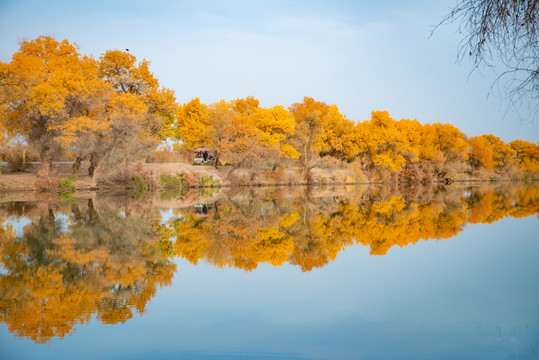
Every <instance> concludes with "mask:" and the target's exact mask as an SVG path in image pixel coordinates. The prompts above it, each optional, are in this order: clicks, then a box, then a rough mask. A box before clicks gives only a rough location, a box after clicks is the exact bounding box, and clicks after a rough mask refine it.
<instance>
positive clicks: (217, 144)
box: [0, 36, 539, 181]
mask: <svg viewBox="0 0 539 360" xmlns="http://www.w3.org/2000/svg"><path fill="white" fill-rule="evenodd" d="M259 105H260V104H259V101H258V100H257V99H255V98H253V97H247V98H244V99H236V100H233V101H224V100H221V101H219V102H216V103H213V104H209V105H208V104H203V103H201V102H200V100H199V99H198V98H195V99H193V100H191V101H189V102H187V103H185V104H183V105H179V104H177V102H176V99H175V97H174V93H173V91H172V90H170V89H167V88H164V87H162V86H160V85H159V82H158V80H157V79H156V78H155V76H154V75H153V74H152V73H151V72H150V71H149V62H148V61H146V60H143V61H139V62H137V60H136V58H135V57H134V56H133V55H131V54H129V53H127V52H122V51H112V50H109V51H107V52H106V53H104V54H103V55H102V56H101V57H100V58H99V59H97V60H96V59H93V58H92V57H90V56H85V55H82V54H80V53H79V51H78V48H77V46H75V45H72V44H70V43H69V42H68V41H67V40H64V41H62V42H58V41H56V40H55V39H54V38H53V37H49V36H41V37H39V38H37V39H34V40H31V41H26V40H25V41H21V43H20V49H19V51H18V52H17V53H15V54H14V55H13V57H12V60H11V62H9V63H1V62H0V106H1V107H0V125H1V126H2V130H3V131H0V133H2V135H3V136H4V140H5V138H6V136H5V135H6V134H7V135H8V136H7V138H9V137H11V138H13V137H18V138H20V139H23V140H24V141H26V142H27V143H29V144H31V145H32V146H33V147H35V148H37V149H38V150H39V153H40V154H41V160H42V162H43V166H42V167H41V170H40V171H41V175H44V176H46V175H48V170H49V167H50V164H51V159H52V156H53V154H55V153H58V152H59V151H61V150H62V149H64V150H66V149H68V150H69V151H70V152H71V153H74V154H76V162H75V166H74V172H77V171H78V168H79V167H80V162H81V161H82V160H83V159H88V160H89V161H90V163H91V165H90V169H89V173H90V175H92V176H93V177H94V179H96V178H97V177H98V175H99V174H100V173H101V171H102V170H103V169H108V168H110V167H114V166H115V165H118V164H122V163H123V164H126V163H128V161H132V160H135V159H140V158H141V157H144V156H145V155H147V154H148V152H149V151H150V150H151V149H154V148H155V146H156V145H157V144H158V143H159V141H162V140H165V139H167V138H172V139H174V140H176V141H177V142H178V146H180V147H182V148H184V149H190V150H192V149H194V148H197V147H208V148H211V149H212V150H213V151H215V154H216V161H215V164H216V165H217V164H218V163H219V159H220V158H222V159H226V160H227V161H229V162H232V163H233V164H234V165H235V166H236V167H245V168H250V169H252V170H253V173H254V172H255V170H256V169H257V167H260V166H268V165H270V166H271V167H272V168H273V169H274V170H275V169H276V168H277V166H278V165H279V164H280V163H281V161H282V160H283V159H286V158H290V159H297V161H298V163H299V165H300V169H301V172H302V174H303V176H304V178H305V179H306V180H307V181H310V179H311V170H312V169H313V168H314V167H315V166H317V165H318V164H319V163H320V161H321V159H322V158H324V157H330V158H334V159H337V160H340V161H343V162H348V163H351V162H357V163H359V164H361V169H362V170H371V171H372V170H380V171H386V172H397V171H405V172H407V173H408V175H409V177H416V178H417V177H418V175H417V173H421V174H420V176H419V177H432V175H435V174H442V173H447V172H450V171H464V170H466V169H468V170H469V169H478V168H484V169H487V170H498V171H507V170H508V169H509V168H510V167H518V169H519V170H520V171H522V172H525V173H536V172H538V171H539V149H538V147H537V144H534V143H530V142H526V141H522V140H516V141H513V142H511V143H509V144H506V143H504V142H503V141H502V140H501V139H499V138H498V137H496V136H494V135H482V136H479V137H472V138H467V137H466V135H464V134H463V133H462V132H461V131H460V130H459V129H457V128H456V127H454V126H452V125H450V124H439V123H436V124H432V125H431V124H425V125H422V124H420V123H419V122H418V121H417V120H407V119H403V120H400V121H396V120H394V119H392V118H391V117H390V115H389V113H388V112H387V111H374V112H373V113H372V117H371V119H370V120H366V121H363V122H358V123H356V122H354V121H352V120H350V119H347V118H346V116H345V115H343V114H341V112H340V111H339V109H338V107H337V106H336V105H328V104H326V103H324V102H321V101H316V100H314V99H312V98H310V97H305V98H304V99H303V101H302V102H300V103H295V104H292V105H291V106H290V107H289V108H288V109H286V108H285V107H283V106H280V105H277V106H274V107H272V108H264V107H260V106H259ZM425 168H428V171H426V170H425Z"/></svg>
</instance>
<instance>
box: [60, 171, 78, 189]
mask: <svg viewBox="0 0 539 360" xmlns="http://www.w3.org/2000/svg"><path fill="white" fill-rule="evenodd" d="M75 181H77V176H76V175H70V176H68V177H66V178H61V179H59V180H58V187H59V188H60V191H61V192H70V191H74V190H75V184H74V182H75Z"/></svg>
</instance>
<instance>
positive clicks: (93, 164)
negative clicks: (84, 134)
mask: <svg viewBox="0 0 539 360" xmlns="http://www.w3.org/2000/svg"><path fill="white" fill-rule="evenodd" d="M96 167H97V155H96V154H95V153H92V154H91V155H90V167H89V168H88V175H90V176H92V177H93V176H94V173H95V168H96Z"/></svg>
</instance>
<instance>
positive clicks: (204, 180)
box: [199, 175, 221, 187]
mask: <svg viewBox="0 0 539 360" xmlns="http://www.w3.org/2000/svg"><path fill="white" fill-rule="evenodd" d="M199 186H201V187H214V186H221V182H220V181H219V180H217V179H214V178H213V176H212V175H203V176H202V177H201V178H200V183H199Z"/></svg>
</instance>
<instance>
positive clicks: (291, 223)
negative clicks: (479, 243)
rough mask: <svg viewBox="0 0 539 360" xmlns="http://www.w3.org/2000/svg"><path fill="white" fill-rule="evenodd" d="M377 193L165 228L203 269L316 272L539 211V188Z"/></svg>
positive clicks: (231, 210) (273, 206)
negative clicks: (357, 256) (362, 254)
mask: <svg viewBox="0 0 539 360" xmlns="http://www.w3.org/2000/svg"><path fill="white" fill-rule="evenodd" d="M384 191H385V189H380V188H378V189H370V190H367V191H365V192H361V191H359V192H356V193H352V194H350V195H349V196H346V197H344V198H342V197H341V198H339V197H337V196H333V197H311V196H300V197H296V198H292V199H290V198H272V199H270V200H267V199H260V198H259V199H253V198H249V199H246V200H239V201H234V200H230V199H229V200H225V201H219V202H216V203H215V204H214V207H213V209H212V210H211V211H210V213H209V214H208V216H205V217H198V216H196V215H195V214H194V213H193V212H192V211H191V210H190V209H185V210H182V211H180V214H179V216H177V217H176V218H173V219H170V220H169V221H168V222H166V223H165V224H163V225H161V226H160V228H159V232H160V233H161V236H162V237H163V239H172V241H173V242H174V245H175V247H174V248H175V253H176V255H177V256H180V257H182V258H185V259H187V260H188V261H189V262H191V263H194V264H196V263H197V261H198V260H201V259H203V260H205V261H206V262H208V263H211V264H214V265H217V266H220V267H222V266H230V267H235V268H240V269H245V270H252V269H255V268H256V267H257V265H258V264H259V263H269V264H272V265H275V266H278V265H281V264H283V263H285V262H289V263H291V264H294V265H298V266H300V267H301V269H302V270H303V271H309V270H311V269H313V268H315V267H322V266H324V265H325V264H327V263H328V262H330V261H332V260H334V259H335V258H336V257H337V254H338V253H339V252H340V251H341V250H343V249H344V248H345V247H347V246H351V245H359V244H361V245H363V246H368V247H370V253H371V255H385V254H387V252H388V250H389V249H390V248H391V247H393V246H395V245H398V246H401V247H402V246H406V245H409V244H415V243H416V242H417V241H419V240H420V239H424V240H429V239H436V240H439V239H448V238H451V237H452V236H454V235H456V234H458V233H459V232H460V231H462V229H463V228H464V226H465V225H466V223H492V222H494V221H497V220H499V219H501V218H503V217H505V216H513V217H523V216H529V215H533V214H536V213H537V211H538V209H539V188H537V187H522V186H520V187H519V186H515V187H509V188H507V187H504V188H501V187H500V188H495V187H494V188H472V189H470V190H467V191H465V192H464V191H462V189H460V190H455V191H445V190H444V189H442V190H439V189H434V190H432V189H431V191H430V192H429V191H427V192H422V191H421V192H419V193H420V194H421V196H418V195H417V194H416V195H415V196H414V194H409V192H404V193H406V194H408V195H407V196H405V195H403V193H399V194H391V193H387V192H386V193H384Z"/></svg>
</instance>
